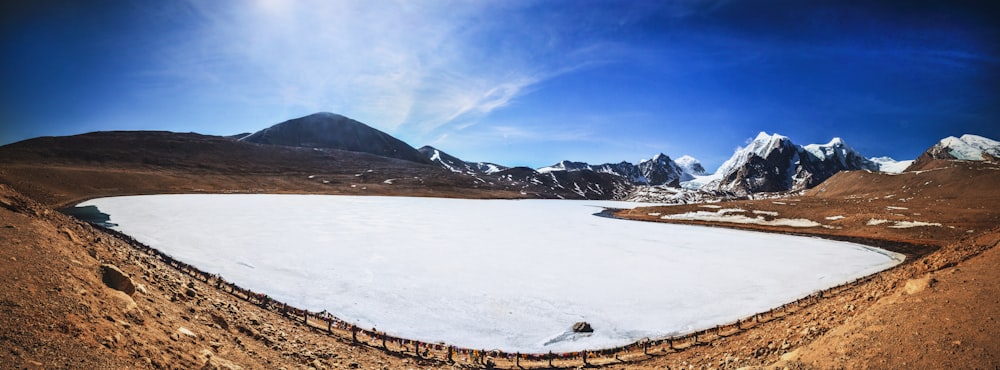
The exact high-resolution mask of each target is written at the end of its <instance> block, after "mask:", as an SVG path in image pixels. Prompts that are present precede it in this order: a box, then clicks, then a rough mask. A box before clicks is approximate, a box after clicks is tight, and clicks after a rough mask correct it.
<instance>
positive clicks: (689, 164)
mask: <svg viewBox="0 0 1000 370" xmlns="http://www.w3.org/2000/svg"><path fill="white" fill-rule="evenodd" d="M674 163H677V165H678V166H680V167H681V169H682V170H684V173H687V174H689V175H691V179H693V178H694V177H695V176H705V175H707V173H706V172H705V167H702V166H701V162H699V161H698V160H697V159H695V158H694V157H692V156H689V155H685V156H681V157H680V158H677V159H675V160H674ZM689 180H690V179H689Z"/></svg>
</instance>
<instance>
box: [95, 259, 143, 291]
mask: <svg viewBox="0 0 1000 370" xmlns="http://www.w3.org/2000/svg"><path fill="white" fill-rule="evenodd" d="M101 281H103V282H104V285H107V286H108V287H109V288H111V289H114V290H118V291H121V292H123V293H125V294H128V295H132V293H135V284H133V283H132V279H131V278H129V277H128V275H125V273H124V272H122V270H119V269H118V267H116V266H115V265H111V264H103V265H101Z"/></svg>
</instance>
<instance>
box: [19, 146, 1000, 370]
mask: <svg viewBox="0 0 1000 370" xmlns="http://www.w3.org/2000/svg"><path fill="white" fill-rule="evenodd" d="M106 135H116V134H115V133H111V134H106ZM117 135H125V136H127V137H128V138H130V139H128V140H151V141H150V142H141V141H139V142H132V143H129V144H125V145H121V146H118V147H110V148H109V147H106V146H105V147H96V149H95V145H98V144H100V143H106V142H107V141H102V140H105V139H106V138H97V139H95V140H98V141H96V142H90V141H88V140H89V139H90V138H87V137H84V138H80V140H79V141H77V142H76V144H72V145H69V144H66V143H65V142H61V143H60V145H58V146H47V145H45V142H44V139H43V142H41V143H37V142H36V143H33V144H32V145H30V146H24V147H18V146H16V145H14V146H7V147H4V148H2V150H0V158H3V160H2V161H0V240H2V241H3V245H4V248H3V249H2V251H3V252H2V254H0V273H3V274H4V275H5V277H6V278H5V279H3V280H2V281H0V285H2V287H0V307H2V309H3V312H4V314H3V315H0V327H2V328H3V330H2V334H0V343H2V346H0V364H3V365H0V367H4V368H18V369H20V368H153V369H155V368H171V369H189V368H208V369H212V368H233V369H235V368H244V369H258V368H259V369H272V368H286V369H299V368H301V369H309V368H316V369H321V368H363V369H406V368H456V367H457V368H464V367H484V366H485V365H480V364H476V363H471V362H467V361H460V362H458V363H455V364H450V363H448V362H447V361H442V360H441V359H419V358H416V357H414V356H413V355H412V354H401V353H399V351H397V350H391V351H383V350H381V349H378V348H376V347H373V346H365V345H358V344H354V343H352V341H351V340H350V339H349V338H345V337H343V336H330V335H327V334H326V333H325V332H324V331H323V330H318V329H317V328H315V327H314V326H307V325H304V324H303V323H302V322H301V320H297V319H295V318H290V317H287V316H286V315H282V314H280V313H278V312H275V311H273V310H265V309H263V308H261V307H259V306H258V305H254V304H250V303H248V302H247V301H245V300H243V299H240V298H239V297H237V296H234V295H232V294H229V293H226V292H224V291H222V290H219V289H217V288H216V287H215V286H214V285H212V284H209V283H206V282H204V281H200V280H197V279H195V278H193V277H191V276H190V275H186V274H184V273H182V272H180V271H178V270H177V269H175V268H173V267H171V266H169V265H168V264H167V263H165V261H163V260H162V259H159V258H156V257H155V256H152V255H149V254H146V253H144V252H142V251H139V250H137V249H135V248H133V247H131V246H129V245H128V244H127V243H126V242H125V241H124V240H122V239H120V238H118V237H116V236H114V235H112V234H109V233H107V232H104V231H102V230H100V229H97V228H95V227H93V226H90V225H88V224H85V223H82V222H80V221H78V220H76V219H73V218H70V217H68V216H66V215H63V214H61V213H59V212H57V211H56V209H58V208H61V207H64V206H66V205H68V204H73V203H75V202H77V201H79V200H82V199H87V198H91V197H97V196H109V195H122V194H143V193H165V192H167V193H180V192H261V193H326V194H362V193H367V194H386V195H416V196H449V197H518V196H522V195H521V194H520V193H518V192H514V191H512V190H505V189H502V188H490V187H476V186H473V185H472V184H466V183H463V181H467V178H466V177H455V176H454V175H452V174H450V173H448V171H445V170H440V169H437V168H430V167H429V166H428V169H424V168H422V167H419V166H417V167H414V166H413V165H412V163H410V164H407V165H406V166H395V167H394V165H395V164H396V163H398V162H396V160H393V159H386V158H382V157H377V156H367V155H364V154H358V153H353V152H338V151H316V150H308V149H293V148H283V149H273V148H268V149H267V150H266V151H265V152H258V151H257V149H254V147H253V146H252V145H253V144H239V143H236V142H235V141H232V140H230V139H225V138H216V137H201V136H200V135H199V136H196V137H192V138H191V140H179V139H178V140H177V141H172V140H175V139H177V136H174V135H176V134H170V135H168V136H169V138H170V139H169V140H168V139H164V138H162V137H161V138H158V139H148V138H147V139H142V138H137V137H136V136H135V135H126V134H120V133H119V134H117ZM151 135H153V136H156V135H158V134H155V133H154V134H151ZM119 139H121V138H119ZM221 140H226V141H221ZM199 145H203V147H198V146H199ZM130 146H144V150H132V149H129V148H130ZM151 146H152V147H154V149H155V147H158V148H159V149H155V150H153V149H148V147H151ZM220 146H232V147H231V148H227V149H225V150H222V149H218V147H220ZM149 150H153V151H154V152H157V153H161V154H163V153H167V154H163V155H162V156H158V157H150V156H145V157H144V156H142V155H139V154H137V153H146V152H149ZM303 153H305V154H303ZM192 156H194V157H195V158H192ZM283 156H287V157H283ZM290 158H291V159H294V160H289V159H290ZM338 158H339V159H338ZM922 166H923V167H922V168H921V171H919V172H909V173H904V174H900V175H885V174H876V173H869V172H865V171H854V172H842V173H839V174H837V175H835V176H833V177H832V178H830V179H829V180H827V181H826V182H824V183H822V184H820V185H819V186H817V187H815V188H813V189H811V190H808V191H805V192H801V193H796V194H791V195H784V196H777V195H776V196H774V197H771V198H767V199H757V200H746V201H735V202H728V203H719V204H712V206H717V207H719V208H706V207H704V206H705V205H704V204H702V205H681V206H669V207H651V208H641V209H636V210H632V211H622V212H619V213H618V216H619V217H626V218H632V219H636V220H641V221H651V222H666V221H667V220H663V219H662V217H663V216H665V215H670V214H682V213H687V212H696V211H717V210H719V209H741V210H743V212H742V213H745V214H747V215H752V216H760V217H761V218H762V219H764V220H765V221H767V220H774V219H807V220H812V221H814V222H816V223H818V224H820V225H821V226H814V227H792V226H773V225H757V224H732V223H720V222H704V221H676V220H671V221H670V222H684V223H694V224H701V225H707V226H712V227H741V228H749V229H757V230H762V231H768V232H788V233H797V234H808V235H816V236H823V237H833V238H846V239H851V240H865V241H867V242H869V243H871V244H874V245H878V246H880V247H884V248H888V249H893V250H897V251H899V252H902V253H904V254H906V255H907V256H908V258H907V261H906V262H905V263H904V264H902V265H900V266H899V267H897V268H894V269H891V270H888V271H885V272H883V273H880V274H877V275H876V276H875V277H873V278H872V279H869V280H865V281H863V282H861V283H859V284H858V285H852V286H846V287H843V288H842V289H837V290H836V292H835V293H833V294H829V295H825V296H823V297H821V298H817V299H816V300H815V301H810V302H808V304H805V305H801V306H800V305H796V306H794V307H790V308H788V309H786V310H784V311H782V312H781V313H780V314H778V313H776V314H774V315H772V316H770V317H768V318H767V319H762V320H759V321H755V322H753V323H749V322H748V323H746V324H744V325H742V326H739V327H737V328H734V329H732V330H727V331H724V332H720V333H716V334H715V335H713V336H711V337H710V338H703V339H702V340H701V341H699V342H697V343H693V344H692V343H686V344H678V345H677V346H675V348H676V349H671V348H670V347H669V346H663V345H661V346H658V347H655V348H651V349H650V350H649V351H648V354H644V353H642V352H641V351H639V352H635V353H632V354H630V355H629V356H623V357H622V360H625V362H621V361H616V360H614V359H593V360H592V361H591V363H594V364H601V365H602V366H605V367H608V368H612V369H644V368H657V369H660V368H672V369H677V368H698V369H707V368H712V369H719V368H725V369H736V368H761V369H772V368H778V369H782V368H786V367H787V368H790V369H812V368H848V369H854V368H872V369H880V368H953V367H958V368H996V367H997V366H1000V341H998V340H997V339H996V337H997V335H998V334H1000V333H998V331H1000V329H997V328H998V327H1000V326H998V325H996V320H997V319H998V318H1000V298H998V297H1000V295H998V294H997V293H998V292H997V291H996V290H997V289H998V287H1000V276H998V274H996V273H995V266H996V265H997V263H1000V250H998V249H997V248H993V247H995V246H996V245H997V243H998V242H1000V211H998V209H1000V188H997V187H996V184H998V183H1000V166H997V165H996V164H993V163H989V162H966V161H946V160H934V161H930V162H929V163H924V164H923V165H922ZM413 168H417V169H418V171H419V173H412V172H411V173H410V174H413V175H414V176H410V177H411V180H413V181H412V182H402V181H401V182H394V183H393V184H386V183H385V180H388V179H391V178H403V176H400V174H403V173H405V172H404V171H413ZM368 170H372V172H367V171H368ZM310 176H312V177H311V178H310ZM383 177H385V178H383ZM413 177H419V178H420V180H421V181H418V180H417V179H412V178H413ZM324 181H326V182H324ZM351 185H355V186H353V187H352V186H351ZM400 185H402V186H400ZM459 185H461V186H459ZM753 211H758V212H753ZM872 220H876V221H875V222H873V221H872ZM906 222H911V223H912V222H920V223H921V224H920V226H911V227H892V226H900V225H902V226H909V225H910V224H907V223H906ZM932 224H939V226H938V225H932ZM831 263H835V261H831ZM115 271H120V272H121V273H122V276H121V277H116V276H115ZM706 273H708V272H706ZM125 277H127V279H124V278H125ZM124 280H127V281H128V282H129V283H124V282H123V281H124ZM678 283H684V282H678ZM129 286H131V288H129ZM657 289H658V287H657V286H654V285H651V286H649V294H656V291H657ZM665 314H669V312H666V313H665ZM681 347H685V348H683V349H681ZM496 363H497V365H499V366H501V367H512V366H513V364H511V363H509V362H505V361H502V360H501V359H497V362H496ZM554 365H556V366H559V367H572V368H575V367H580V366H583V364H582V363H581V362H580V361H557V362H555V363H554ZM523 366H524V367H527V368H535V367H538V368H543V367H547V363H546V362H544V361H542V362H538V361H536V362H530V363H525V364H523Z"/></svg>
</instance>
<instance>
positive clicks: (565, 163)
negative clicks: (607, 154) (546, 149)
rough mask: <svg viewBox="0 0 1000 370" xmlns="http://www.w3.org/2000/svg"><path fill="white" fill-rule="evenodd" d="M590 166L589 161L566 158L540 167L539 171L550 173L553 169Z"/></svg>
mask: <svg viewBox="0 0 1000 370" xmlns="http://www.w3.org/2000/svg"><path fill="white" fill-rule="evenodd" d="M588 168H590V165H589V164H587V163H584V162H573V161H565V160H564V161H559V163H556V164H554V165H551V166H547V167H542V168H539V169H538V170H537V171H538V172H540V173H549V172H552V171H579V170H583V169H588Z"/></svg>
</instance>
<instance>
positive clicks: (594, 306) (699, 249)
mask: <svg viewBox="0 0 1000 370" xmlns="http://www.w3.org/2000/svg"><path fill="white" fill-rule="evenodd" d="M80 205H81V206H87V205H93V206H97V207H98V208H99V209H100V210H101V211H102V212H104V213H107V214H110V215H111V220H110V222H113V223H116V224H118V225H119V226H117V227H116V229H118V230H119V231H122V232H124V233H127V234H129V235H132V236H133V237H135V238H136V239H137V240H139V241H141V242H143V243H145V244H147V245H150V246H152V247H154V248H157V249H159V250H161V251H163V252H165V253H167V254H170V255H171V256H173V257H175V258H177V259H178V260H181V261H184V262H187V263H190V264H192V265H195V266H197V267H198V268H200V269H202V270H204V271H207V272H210V273H218V274H220V275H222V276H223V277H225V278H226V279H227V280H229V281H232V282H234V283H236V284H238V285H240V286H243V287H245V288H248V289H251V290H255V291H259V292H264V293H267V294H269V295H270V296H272V297H274V298H276V299H278V300H281V301H285V302H288V303H289V304H292V305H294V306H297V307H301V308H305V309H309V310H311V311H322V310H324V309H325V310H327V311H329V312H331V313H332V314H334V315H335V316H337V317H340V318H341V319H344V320H346V321H348V322H354V323H357V324H358V325H359V326H361V327H364V328H371V327H376V328H377V329H378V330H380V331H385V332H388V333H389V334H391V335H395V336H399V337H405V338H410V339H417V340H421V341H424V342H431V343H434V342H439V341H442V342H446V343H448V344H453V345H458V346H463V347H469V348H482V349H487V350H490V349H500V350H504V351H509V352H516V351H520V352H522V353H524V352H534V353H540V352H548V351H550V350H552V351H556V352H560V351H575V350H582V349H596V348H606V347H612V346H616V345H622V344H627V343H631V342H634V341H636V340H639V339H642V338H645V337H650V338H655V337H662V336H666V335H672V334H681V333H686V332H691V331H695V330H699V329H703V328H707V327H714V326H715V325H717V324H722V323H728V322H732V321H735V320H736V319H737V318H741V317H745V316H747V315H752V314H754V313H757V312H761V311H766V310H768V309H769V308H772V307H775V306H778V305H781V304H783V303H786V302H789V301H792V300H795V299H797V298H800V297H802V296H805V295H808V294H810V293H812V292H815V291H817V290H821V289H825V288H828V287H832V286H835V285H839V284H841V283H844V282H847V281H850V280H853V279H855V278H858V277H862V276H865V275H868V274H872V273H874V272H877V271H880V270H883V269H886V268H889V267H891V266H893V265H895V264H897V263H899V262H900V261H901V260H902V256H901V255H898V254H895V253H891V252H887V251H884V250H880V249H876V248H872V247H867V246H863V245H859V244H852V243H845V242H837V241H830V240H825V239H818V238H807V237H795V236H787V235H778V234H766V233H758V232H748V231H738V230H729V229H721V228H706V227H698V226H684V225H670V224H660V223H648V222H637V221H625V220H618V219H612V218H605V217H597V216H594V215H593V214H594V213H597V212H600V211H601V210H602V207H613V208H631V207H634V206H637V205H639V204H635V203H622V202H606V201H565V200H517V201H515V200H460V199H438V198H405V197H359V196H330V195H208V194H198V195H149V196H129V197H114V198H101V199H94V200H90V201H87V202H84V203H81V204H80ZM578 321H587V322H589V323H591V324H592V325H593V327H594V330H595V331H594V333H593V334H591V335H572V334H568V333H567V331H568V330H569V329H570V327H571V326H572V325H573V323H575V322H578Z"/></svg>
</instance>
